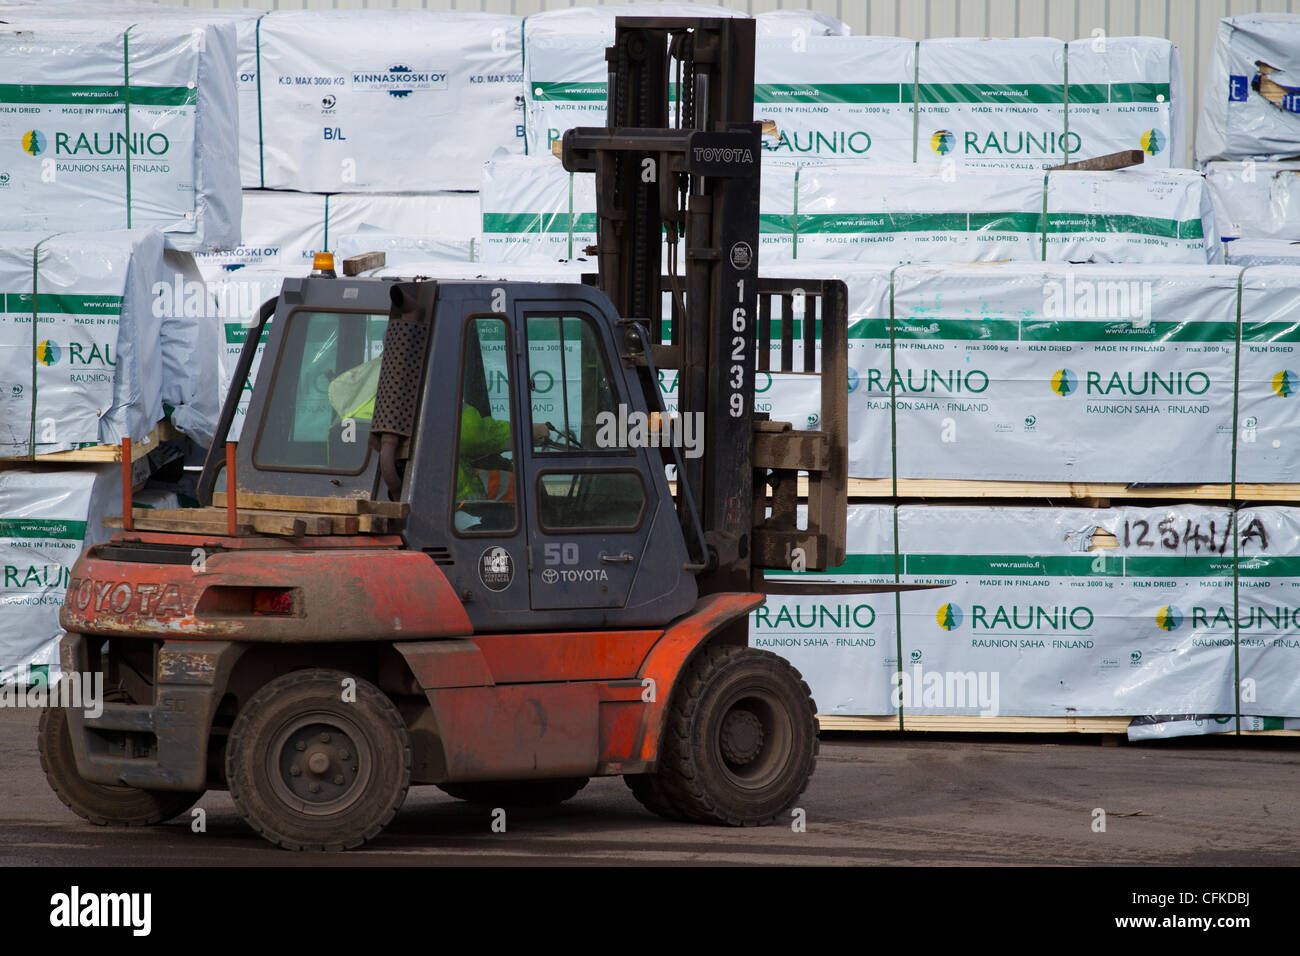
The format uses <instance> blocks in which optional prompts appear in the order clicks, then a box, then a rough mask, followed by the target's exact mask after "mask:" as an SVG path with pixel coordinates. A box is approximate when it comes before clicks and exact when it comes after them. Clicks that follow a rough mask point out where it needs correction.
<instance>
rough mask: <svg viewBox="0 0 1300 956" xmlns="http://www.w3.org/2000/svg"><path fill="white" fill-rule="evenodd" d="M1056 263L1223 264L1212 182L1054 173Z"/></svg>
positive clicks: (1143, 172) (1051, 250) (1137, 172)
mask: <svg viewBox="0 0 1300 956" xmlns="http://www.w3.org/2000/svg"><path fill="white" fill-rule="evenodd" d="M1046 209H1047V228H1046V237H1045V243H1044V247H1043V259H1044V260H1045V261H1048V262H1053V261H1055V262H1114V263H1130V264H1136V263H1141V262H1177V263H1187V264H1199V263H1217V262H1221V261H1222V260H1223V251H1222V249H1221V248H1220V244H1219V235H1218V232H1219V230H1218V227H1217V223H1216V219H1215V215H1214V205H1213V203H1212V201H1211V199H1210V193H1209V190H1208V189H1207V188H1206V184H1205V177H1204V176H1202V175H1200V174H1199V173H1196V172H1193V171H1192V170H1189V169H1147V168H1145V167H1144V166H1139V167H1136V168H1133V169H1120V170H1116V171H1114V172H1081V171H1064V172H1054V173H1048V174H1047V202H1046Z"/></svg>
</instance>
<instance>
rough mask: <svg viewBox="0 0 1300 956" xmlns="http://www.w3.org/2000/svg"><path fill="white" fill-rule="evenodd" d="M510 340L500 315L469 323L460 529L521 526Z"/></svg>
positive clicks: (461, 411)
mask: <svg viewBox="0 0 1300 956" xmlns="http://www.w3.org/2000/svg"><path fill="white" fill-rule="evenodd" d="M509 341H510V340H509V334H508V330H507V327H506V324H505V322H503V321H502V320H501V319H498V318H472V319H470V320H469V321H468V322H467V323H466V326H465V351H464V356H463V361H462V363H461V387H460V400H459V402H458V406H457V407H458V415H457V423H456V459H455V460H456V473H455V482H456V494H455V510H454V513H453V517H452V521H453V525H454V527H455V529H456V531H457V532H459V533H461V534H488V533H495V534H500V533H501V532H503V531H512V530H514V529H515V527H516V526H517V505H516V495H515V455H514V419H513V416H512V413H511V401H510V396H511V388H510V378H511V376H510V348H509Z"/></svg>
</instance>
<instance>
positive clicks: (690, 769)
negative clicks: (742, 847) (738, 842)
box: [652, 645, 818, 827]
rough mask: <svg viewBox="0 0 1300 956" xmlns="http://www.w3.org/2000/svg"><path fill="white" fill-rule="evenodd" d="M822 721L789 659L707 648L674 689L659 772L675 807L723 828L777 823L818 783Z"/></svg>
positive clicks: (748, 650) (745, 649)
mask: <svg viewBox="0 0 1300 956" xmlns="http://www.w3.org/2000/svg"><path fill="white" fill-rule="evenodd" d="M816 715H817V705H816V704H815V703H814V702H813V699H812V694H811V692H810V691H809V690H808V685H807V684H806V683H804V680H803V677H802V676H801V675H800V674H799V672H798V671H797V670H795V669H794V668H793V667H792V666H790V664H789V662H787V661H786V660H785V659H784V658H781V657H778V656H777V655H776V654H772V653H770V652H768V651H760V650H755V649H752V648H748V647H735V646H731V645H714V646H710V647H706V648H704V649H703V650H702V651H701V652H700V653H699V655H698V656H697V657H696V659H695V660H694V661H693V662H692V663H691V665H690V667H689V669H688V670H687V672H686V673H685V674H683V675H682V677H681V683H680V686H679V687H677V688H675V690H674V693H673V701H672V704H671V705H670V707H669V712H668V715H667V721H666V724H665V726H664V735H663V741H662V744H661V747H660V757H659V769H658V775H659V778H660V781H661V782H662V784H663V791H664V793H665V794H666V795H667V796H668V798H669V799H670V801H671V804H670V806H671V809H673V810H676V811H678V812H680V813H682V814H684V815H685V816H686V817H688V818H689V819H692V820H696V821H699V822H701V823H712V824H718V825H722V826H733V827H738V826H762V825H764V824H768V823H772V822H774V821H776V820H777V819H778V818H780V817H781V815H782V814H783V813H784V812H786V811H787V810H789V809H790V808H791V807H793V806H794V803H795V801H796V800H798V798H799V795H800V794H802V793H803V791H804V789H805V788H806V787H807V786H808V780H809V779H810V778H811V777H812V773H813V768H814V766H815V765H816V763H817V749H818V739H817V735H818V727H817V716H816ZM652 809H653V808H652Z"/></svg>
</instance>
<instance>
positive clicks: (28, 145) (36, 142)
mask: <svg viewBox="0 0 1300 956" xmlns="http://www.w3.org/2000/svg"><path fill="white" fill-rule="evenodd" d="M47 143H49V140H47V139H46V138H45V134H44V133H42V132H41V131H40V130H38V129H29V130H28V131H27V132H25V133H23V138H22V144H23V152H25V153H27V154H28V155H31V156H39V155H41V153H43V152H45V146H46V144H47Z"/></svg>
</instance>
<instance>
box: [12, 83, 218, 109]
mask: <svg viewBox="0 0 1300 956" xmlns="http://www.w3.org/2000/svg"><path fill="white" fill-rule="evenodd" d="M198 100H199V91H198V90H197V89H190V88H189V87H186V86H132V87H131V90H130V101H131V104H132V105H133V106H193V105H194V104H195V103H197V102H198ZM126 102H127V89H126V87H125V86H66V85H57V84H48V85H47V84H44V83H0V103H24V104H26V103H30V104H39V105H58V106H114V105H125V104H126Z"/></svg>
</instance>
